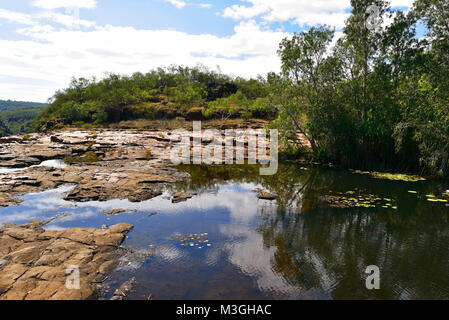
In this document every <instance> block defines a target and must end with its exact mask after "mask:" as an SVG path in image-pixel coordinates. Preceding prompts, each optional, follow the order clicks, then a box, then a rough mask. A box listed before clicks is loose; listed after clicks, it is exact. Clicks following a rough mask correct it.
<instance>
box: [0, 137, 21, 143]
mask: <svg viewBox="0 0 449 320" xmlns="http://www.w3.org/2000/svg"><path fill="white" fill-rule="evenodd" d="M21 142H23V139H22V138H19V137H3V138H0V144H9V143H21Z"/></svg>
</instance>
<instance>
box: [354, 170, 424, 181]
mask: <svg viewBox="0 0 449 320" xmlns="http://www.w3.org/2000/svg"><path fill="white" fill-rule="evenodd" d="M352 172H354V173H357V174H366V175H369V176H371V177H373V178H375V179H385V180H392V181H405V182H418V181H425V180H426V178H423V177H420V176H415V175H409V174H404V173H385V172H376V171H361V170H352Z"/></svg>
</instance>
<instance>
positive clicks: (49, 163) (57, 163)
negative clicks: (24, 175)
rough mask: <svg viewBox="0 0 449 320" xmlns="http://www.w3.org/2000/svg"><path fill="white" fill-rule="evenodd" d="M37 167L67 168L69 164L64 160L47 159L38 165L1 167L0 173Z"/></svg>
mask: <svg viewBox="0 0 449 320" xmlns="http://www.w3.org/2000/svg"><path fill="white" fill-rule="evenodd" d="M35 167H50V168H58V169H64V168H67V164H66V163H65V162H64V161H62V160H46V161H43V162H41V163H40V164H38V165H34V166H29V167H26V168H0V173H10V172H19V171H24V170H27V169H29V168H35Z"/></svg>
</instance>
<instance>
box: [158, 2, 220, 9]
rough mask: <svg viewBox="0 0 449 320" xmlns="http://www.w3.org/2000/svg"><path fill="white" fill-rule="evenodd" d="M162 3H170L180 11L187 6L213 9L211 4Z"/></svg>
mask: <svg viewBox="0 0 449 320" xmlns="http://www.w3.org/2000/svg"><path fill="white" fill-rule="evenodd" d="M160 1H163V2H167V3H170V4H171V5H173V6H175V7H176V8H178V9H182V8H184V7H187V6H194V7H199V8H204V9H209V8H212V5H211V4H210V3H191V2H186V1H183V0H160Z"/></svg>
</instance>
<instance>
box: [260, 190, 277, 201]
mask: <svg viewBox="0 0 449 320" xmlns="http://www.w3.org/2000/svg"><path fill="white" fill-rule="evenodd" d="M257 198H259V199H262V200H270V201H272V200H276V199H277V198H278V196H277V195H275V194H272V193H269V192H260V193H258V194H257Z"/></svg>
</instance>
